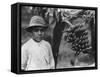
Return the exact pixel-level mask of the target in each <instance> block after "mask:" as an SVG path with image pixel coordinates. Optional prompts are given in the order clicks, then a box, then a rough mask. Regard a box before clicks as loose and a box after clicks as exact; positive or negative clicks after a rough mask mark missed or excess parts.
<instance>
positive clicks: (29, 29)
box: [25, 26, 48, 33]
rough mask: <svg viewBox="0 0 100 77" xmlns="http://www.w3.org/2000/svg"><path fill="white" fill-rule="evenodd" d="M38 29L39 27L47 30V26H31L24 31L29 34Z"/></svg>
mask: <svg viewBox="0 0 100 77" xmlns="http://www.w3.org/2000/svg"><path fill="white" fill-rule="evenodd" d="M38 27H41V28H44V29H47V28H48V27H47V26H45V27H43V26H31V27H27V28H25V30H26V31H27V32H30V33H31V32H32V31H33V30H34V29H35V28H38Z"/></svg>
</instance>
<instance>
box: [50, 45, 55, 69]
mask: <svg viewBox="0 0 100 77" xmlns="http://www.w3.org/2000/svg"><path fill="white" fill-rule="evenodd" d="M49 61H50V69H54V68H55V62H54V57H53V54H52V49H51V46H50V44H49Z"/></svg>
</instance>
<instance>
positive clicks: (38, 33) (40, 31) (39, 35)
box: [32, 27, 45, 42]
mask: <svg viewBox="0 0 100 77" xmlns="http://www.w3.org/2000/svg"><path fill="white" fill-rule="evenodd" d="M44 31H45V29H44V28H43V27H36V28H34V29H33V31H32V35H33V36H32V37H33V39H34V40H35V41H37V42H40V41H41V40H42V39H43V37H44Z"/></svg>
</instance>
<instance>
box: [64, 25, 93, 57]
mask: <svg viewBox="0 0 100 77" xmlns="http://www.w3.org/2000/svg"><path fill="white" fill-rule="evenodd" d="M66 32H67V37H65V40H66V41H67V42H68V43H71V49H72V50H74V51H76V53H75V55H76V56H77V55H79V54H80V52H83V53H88V52H89V51H90V50H91V48H92V47H91V46H90V45H89V40H88V32H87V30H86V29H84V28H83V25H78V26H75V27H73V28H70V29H69V30H67V31H66Z"/></svg>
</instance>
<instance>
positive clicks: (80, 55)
mask: <svg viewBox="0 0 100 77" xmlns="http://www.w3.org/2000/svg"><path fill="white" fill-rule="evenodd" d="M19 12H20V13H19V14H18V15H19V23H20V24H19V25H18V26H19V27H20V32H19V33H20V34H19V35H21V36H19V38H20V39H19V40H20V41H19V42H20V43H18V44H20V47H19V48H20V49H19V50H20V52H19V56H20V57H19V58H18V61H19V68H20V70H21V71H23V72H27V71H45V70H51V71H57V70H59V71H60V70H61V71H62V70H70V69H71V70H73V69H76V70H77V69H80V70H81V69H85V68H86V69H89V68H90V69H91V68H97V30H96V29H97V18H96V17H97V14H96V13H97V8H92V7H74V6H67V5H66V6H59V5H45V4H44V5H39V4H29V5H28V4H26V5H25V4H24V5H21V6H20V10H19ZM17 55H18V53H17Z"/></svg>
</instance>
